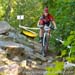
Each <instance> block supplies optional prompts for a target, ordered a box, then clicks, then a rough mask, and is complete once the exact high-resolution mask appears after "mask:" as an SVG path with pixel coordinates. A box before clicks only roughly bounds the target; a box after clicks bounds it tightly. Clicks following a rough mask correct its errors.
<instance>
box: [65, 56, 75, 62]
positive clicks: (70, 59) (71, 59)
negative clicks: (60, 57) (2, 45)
mask: <svg viewBox="0 0 75 75" xmlns="http://www.w3.org/2000/svg"><path fill="white" fill-rule="evenodd" d="M66 60H67V61H69V62H71V63H75V57H74V56H72V57H66Z"/></svg>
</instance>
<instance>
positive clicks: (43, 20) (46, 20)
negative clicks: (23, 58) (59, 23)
mask: <svg viewBox="0 0 75 75" xmlns="http://www.w3.org/2000/svg"><path fill="white" fill-rule="evenodd" d="M50 23H52V25H53V26H54V29H56V23H55V20H54V18H53V16H52V15H51V14H50V13H49V11H48V7H45V8H44V11H43V14H42V16H41V17H40V19H39V21H38V24H37V25H38V26H39V27H40V31H39V37H40V43H42V39H43V33H44V26H45V25H47V26H48V27H49V26H50ZM48 33H49V34H48V36H50V30H49V31H48Z"/></svg>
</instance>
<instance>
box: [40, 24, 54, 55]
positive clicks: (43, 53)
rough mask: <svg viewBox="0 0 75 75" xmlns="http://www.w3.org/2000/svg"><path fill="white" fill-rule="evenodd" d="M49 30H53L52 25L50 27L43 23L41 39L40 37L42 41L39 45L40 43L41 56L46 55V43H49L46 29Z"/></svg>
mask: <svg viewBox="0 0 75 75" xmlns="http://www.w3.org/2000/svg"><path fill="white" fill-rule="evenodd" d="M49 30H54V27H52V26H51V25H50V26H47V25H45V26H44V34H43V39H42V43H41V45H42V49H41V54H42V55H43V56H46V54H47V53H48V45H49V36H48V34H49V33H48V31H49Z"/></svg>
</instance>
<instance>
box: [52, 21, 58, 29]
mask: <svg viewBox="0 0 75 75" xmlns="http://www.w3.org/2000/svg"><path fill="white" fill-rule="evenodd" d="M52 24H53V25H54V29H56V28H57V27H56V23H55V21H54V20H52Z"/></svg>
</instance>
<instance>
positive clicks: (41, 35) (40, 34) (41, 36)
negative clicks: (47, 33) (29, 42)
mask: <svg viewBox="0 0 75 75" xmlns="http://www.w3.org/2000/svg"><path fill="white" fill-rule="evenodd" d="M43 33H44V29H43V27H41V28H40V32H39V37H40V42H42V39H43Z"/></svg>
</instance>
